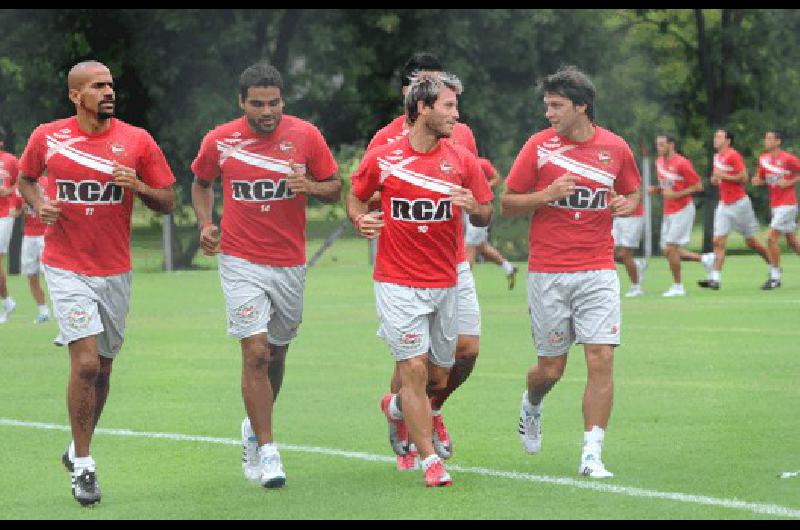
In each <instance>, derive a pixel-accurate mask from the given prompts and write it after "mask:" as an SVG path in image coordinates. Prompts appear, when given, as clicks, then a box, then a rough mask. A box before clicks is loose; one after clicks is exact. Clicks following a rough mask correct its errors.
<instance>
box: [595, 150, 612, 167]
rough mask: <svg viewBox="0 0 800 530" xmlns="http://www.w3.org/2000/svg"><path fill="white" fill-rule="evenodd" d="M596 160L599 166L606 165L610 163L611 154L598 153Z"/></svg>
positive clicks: (606, 152) (605, 152)
mask: <svg viewBox="0 0 800 530" xmlns="http://www.w3.org/2000/svg"><path fill="white" fill-rule="evenodd" d="M597 159H598V160H599V161H600V163H601V164H605V165H608V164H610V163H611V153H609V152H608V151H600V153H598V155H597Z"/></svg>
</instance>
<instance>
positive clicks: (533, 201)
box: [500, 173, 578, 217]
mask: <svg viewBox="0 0 800 530" xmlns="http://www.w3.org/2000/svg"><path fill="white" fill-rule="evenodd" d="M576 182H578V176H577V175H573V174H572V173H565V174H563V175H561V176H560V177H558V178H557V179H556V180H554V181H553V182H552V183H551V184H550V185H549V186H547V187H546V188H545V189H543V190H541V191H535V192H532V193H517V192H516V191H514V190H511V189H506V190H505V191H503V195H502V196H501V197H500V215H503V216H504V217H524V216H527V215H531V214H532V213H534V212H535V211H536V210H538V209H539V208H541V207H542V206H545V205H547V204H549V203H551V202H553V201H558V200H561V199H563V198H564V197H569V196H570V195H572V194H573V193H575V183H576Z"/></svg>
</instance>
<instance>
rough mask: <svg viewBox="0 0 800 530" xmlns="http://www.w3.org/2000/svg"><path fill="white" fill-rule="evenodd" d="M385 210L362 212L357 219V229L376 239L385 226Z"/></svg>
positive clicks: (367, 236)
mask: <svg viewBox="0 0 800 530" xmlns="http://www.w3.org/2000/svg"><path fill="white" fill-rule="evenodd" d="M384 224H385V223H384V222H383V212H369V213H362V214H360V215H359V216H358V217H356V220H355V226H356V230H357V231H358V233H359V234H361V235H362V236H363V237H366V238H367V239H375V238H377V237H378V236H379V235H380V233H381V228H383V225H384Z"/></svg>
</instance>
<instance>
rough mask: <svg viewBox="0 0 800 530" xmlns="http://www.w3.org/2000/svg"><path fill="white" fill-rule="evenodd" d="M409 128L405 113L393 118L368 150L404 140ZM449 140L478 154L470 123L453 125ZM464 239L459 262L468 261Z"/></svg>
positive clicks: (459, 242) (460, 246)
mask: <svg viewBox="0 0 800 530" xmlns="http://www.w3.org/2000/svg"><path fill="white" fill-rule="evenodd" d="M409 130H410V129H409V128H408V127H407V126H406V116H405V114H403V115H401V116H398V117H397V118H395V119H394V120H392V122H391V123H390V124H389V125H387V126H386V127H384V128H383V129H381V130H379V131H378V132H376V133H375V136H373V137H372V140H370V142H369V145H367V151H369V150H371V149H373V148H374V147H377V146H379V145H386V144H390V143H393V142H396V141H398V140H402V139H403V138H406V137H407V136H408V131H409ZM448 140H449V141H451V142H453V143H455V144H457V145H460V146H463V147H465V148H466V149H467V151H469V152H470V153H472V154H473V155H475V156H476V157H477V156H478V146H477V144H476V143H475V135H473V134H472V129H470V128H469V126H468V125H465V124H463V123H461V122H456V124H455V126H453V134H452V136H450V138H448ZM487 178H488V177H487ZM462 228H463V227H462ZM463 239H464V238H463V237H462V238H461V239H459V241H458V263H463V262H465V261H467V252H466V250H465V248H464V241H463Z"/></svg>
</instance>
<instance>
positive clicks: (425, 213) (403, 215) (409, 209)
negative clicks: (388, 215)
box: [392, 197, 453, 223]
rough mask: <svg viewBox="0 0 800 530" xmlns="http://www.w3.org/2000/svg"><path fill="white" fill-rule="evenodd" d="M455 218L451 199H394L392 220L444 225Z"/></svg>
mask: <svg viewBox="0 0 800 530" xmlns="http://www.w3.org/2000/svg"><path fill="white" fill-rule="evenodd" d="M452 218H453V203H452V202H451V201H450V199H440V200H438V201H434V200H433V199H415V200H410V199H401V198H397V197H392V219H395V220H397V221H410V222H414V223H442V222H446V221H449V220H450V219H452Z"/></svg>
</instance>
